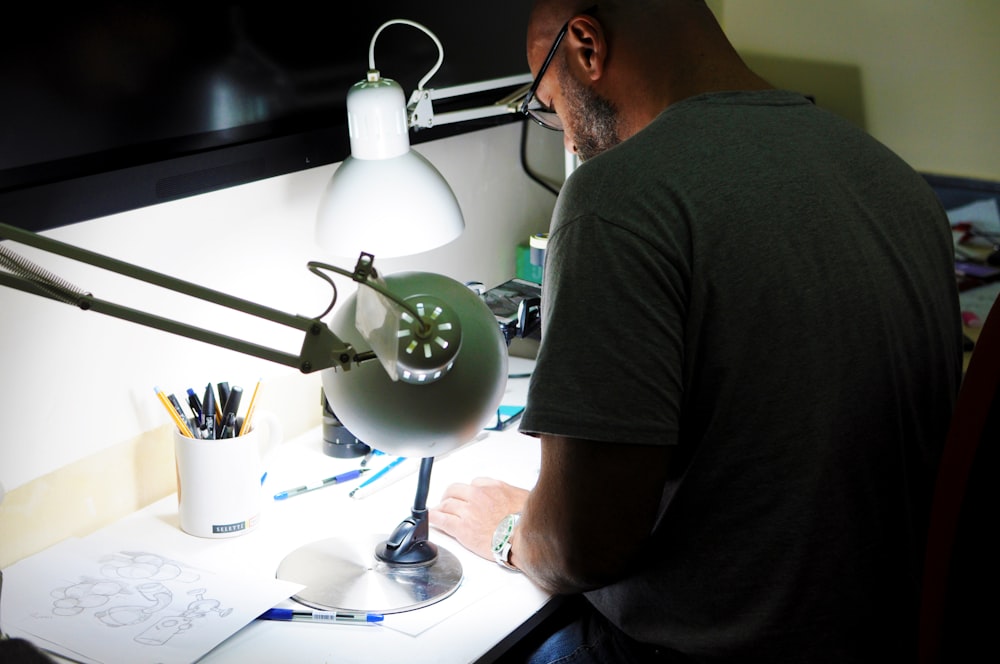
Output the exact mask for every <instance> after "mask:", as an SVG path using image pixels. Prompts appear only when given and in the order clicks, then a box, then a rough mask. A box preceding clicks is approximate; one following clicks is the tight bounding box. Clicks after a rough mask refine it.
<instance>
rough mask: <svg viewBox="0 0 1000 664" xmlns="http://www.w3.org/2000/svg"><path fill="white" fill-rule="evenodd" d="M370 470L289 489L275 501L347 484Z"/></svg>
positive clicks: (352, 472) (357, 470)
mask: <svg viewBox="0 0 1000 664" xmlns="http://www.w3.org/2000/svg"><path fill="white" fill-rule="evenodd" d="M369 470H370V469H369V468H357V469H355V470H349V471H347V472H346V473H341V474H340V475H334V476H333V477H328V478H326V479H325V480H323V481H321V482H317V483H316V484H303V485H302V486H297V487H295V488H294V489H288V490H287V491H282V492H280V493H276V494H274V499H275V500H284V499H286V498H291V497H292V496H297V495H299V494H302V493H308V492H309V491H315V490H316V489H322V488H323V487H325V486H332V485H334V484H340V483H342V482H347V481H348V480H353V479H355V478H357V477H361V474H362V473H366V472H368V471H369Z"/></svg>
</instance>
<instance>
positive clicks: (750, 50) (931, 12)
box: [710, 0, 1000, 180]
mask: <svg viewBox="0 0 1000 664" xmlns="http://www.w3.org/2000/svg"><path fill="white" fill-rule="evenodd" d="M710 4H711V6H712V8H713V10H714V11H715V12H716V15H717V16H719V17H720V20H721V22H722V24H723V26H724V28H725V30H726V33H727V34H728V35H729V37H730V39H731V40H732V42H733V44H734V45H735V46H736V48H737V49H738V50H739V51H740V52H741V54H743V55H744V56H745V58H746V59H747V61H748V63H750V64H751V66H754V67H755V68H758V71H759V73H761V74H762V75H764V76H765V77H767V76H770V77H771V78H772V82H774V83H775V84H778V85H782V86H784V87H796V88H797V89H800V91H802V92H808V93H813V94H815V95H816V97H817V102H818V103H820V105H826V106H828V107H830V109H831V110H834V111H837V112H841V113H842V114H844V115H845V116H847V117H849V119H852V120H855V121H858V122H860V123H862V124H863V125H864V126H865V128H866V129H867V130H868V131H869V132H870V133H871V134H872V135H874V136H875V137H876V138H878V139H879V140H880V141H882V142H883V143H885V144H886V145H888V146H889V147H890V148H892V149H893V150H894V151H896V152H897V153H898V154H899V155H900V156H902V157H903V158H904V159H906V160H907V161H908V162H909V163H910V164H911V165H912V166H914V167H915V168H917V169H918V170H921V171H925V172H933V173H944V174H953V175H966V176H972V177H981V178H986V179H992V180H1000V129H998V126H997V125H998V123H997V116H998V96H1000V2H998V1H997V0H908V1H907V2H898V1H897V0H809V1H808V2H803V1H802V0H713V1H712V2H710ZM758 65H759V66H758ZM813 66H815V69H813V68H812V67H813ZM810 72H813V73H810ZM786 77H787V78H788V79H789V80H791V81H793V82H794V84H786V83H784V82H783V81H784V79H785V78H786ZM803 87H807V88H808V89H801V88H803Z"/></svg>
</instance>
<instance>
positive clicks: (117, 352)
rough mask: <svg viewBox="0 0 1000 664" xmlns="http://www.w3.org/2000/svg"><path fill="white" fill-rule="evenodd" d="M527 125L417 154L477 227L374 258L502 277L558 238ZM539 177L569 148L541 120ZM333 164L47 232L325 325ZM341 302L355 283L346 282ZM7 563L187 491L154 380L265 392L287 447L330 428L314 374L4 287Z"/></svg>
mask: <svg viewBox="0 0 1000 664" xmlns="http://www.w3.org/2000/svg"><path fill="white" fill-rule="evenodd" d="M520 131H521V124H511V125H504V126H501V127H496V128H492V129H487V130H482V131H478V132H474V133H471V134H465V135H462V136H457V137H454V138H449V139H444V140H440V141H435V142H431V143H424V144H422V145H420V146H419V148H418V151H419V152H421V153H422V154H423V155H424V156H426V157H427V158H428V159H430V160H431V161H432V162H433V163H434V164H435V165H436V166H437V167H438V169H439V170H440V171H441V172H442V174H443V175H444V176H445V178H446V179H447V180H448V181H449V182H450V183H451V185H452V188H453V189H454V190H455V192H456V195H457V196H458V199H459V203H460V205H461V206H462V209H463V211H464V214H465V217H466V225H467V227H466V231H465V233H464V234H463V235H462V237H460V238H459V239H458V240H456V241H454V242H452V243H451V244H449V245H447V246H446V247H442V248H440V249H436V250H434V251H431V252H427V253H425V254H422V255H419V256H415V257H409V258H404V259H392V260H384V261H379V260H378V257H377V256H376V265H377V266H379V267H381V269H382V270H383V271H386V272H394V271H398V270H403V269H425V270H433V271H437V272H441V273H443V274H446V275H448V276H451V277H453V278H455V279H458V280H460V281H469V280H477V281H482V282H483V283H485V284H487V285H496V284H498V283H500V282H502V281H504V280H506V279H508V278H510V277H512V276H513V274H514V264H515V263H514V261H515V259H514V247H515V245H516V244H517V243H518V242H520V241H522V240H524V239H526V238H527V237H528V236H529V235H530V234H532V233H536V232H540V231H544V230H546V229H547V228H548V221H549V215H550V213H551V208H552V204H553V203H554V197H553V196H552V194H550V193H549V192H547V191H545V190H544V189H542V188H541V187H539V186H538V185H537V184H535V183H534V182H532V181H530V180H529V179H528V177H527V176H525V175H524V173H523V172H522V170H521V168H520V165H519V161H518V148H519V140H520ZM529 131H530V132H531V133H530V135H529V136H530V137H531V142H532V144H534V145H535V147H534V149H533V150H532V151H531V153H530V155H529V161H530V162H531V163H532V165H533V170H534V169H540V170H541V171H542V172H545V173H555V174H556V175H558V173H559V172H560V169H561V168H562V152H561V138H560V137H559V136H558V135H556V134H554V133H553V132H546V131H545V130H544V129H540V128H534V129H532V128H529ZM335 168H336V165H333V166H328V167H321V168H316V169H312V170H309V171H304V172H301V173H296V174H292V175H288V176H282V177H278V178H273V179H270V180H265V181H262V182H257V183H253V184H249V185H244V186H240V187H234V188H230V189H226V190H223V191H220V192H215V193H212V194H206V195H203V196H198V197H193V198H188V199H184V200H180V201H175V202H171V203H168V204H163V205H159V206H155V207H150V208H146V209H143V210H138V211H134V212H130V213H125V214H120V215H114V216H111V217H105V218H101V219H96V220H93V221H87V222H83V223H80V224H75V225H72V226H67V227H63V228H60V229H56V230H54V231H50V232H48V233H47V235H50V236H51V237H54V238H56V239H60V240H63V241H66V242H69V243H71V244H76V245H78V246H82V247H84V248H87V249H91V250H93V251H97V252H100V253H104V254H108V255H111V256H114V257H115V258H119V259H122V260H125V261H129V262H133V263H136V264H139V265H142V266H144V267H148V268H151V269H154V270H158V271H161V272H165V273H168V274H172V275H174V276H177V277H180V278H182V279H186V280H190V281H197V282H199V283H201V284H203V285H205V286H209V287H211V288H214V289H217V290H220V291H223V292H226V293H230V294H232V295H237V296H240V297H244V298H246V299H249V300H253V301H255V302H259V303H261V304H265V305H269V306H272V307H274V308H276V309H280V310H283V311H287V312H289V313H297V314H303V315H307V316H315V315H318V314H319V313H320V312H321V311H323V310H324V309H325V308H326V306H327V304H328V302H329V299H330V294H331V293H330V288H329V286H327V285H326V284H325V283H324V282H323V281H321V280H320V279H318V278H317V277H315V276H314V275H312V274H310V273H309V272H308V270H307V269H306V267H305V266H306V263H307V261H309V260H314V259H315V260H326V261H328V262H334V263H336V264H338V265H343V266H345V267H353V260H343V259H336V258H334V257H331V256H327V255H324V254H323V252H322V251H320V250H319V249H318V248H317V247H316V246H315V245H314V244H313V238H312V223H313V215H314V213H315V207H316V204H317V202H318V200H319V195H320V193H321V192H322V190H323V187H324V186H325V183H326V181H327V180H328V179H329V177H330V175H331V173H332V172H333V171H334V169H335ZM17 248H18V249H19V250H20V249H24V251H23V253H24V255H27V256H29V257H33V258H35V260H36V262H38V263H39V264H41V265H43V266H44V267H46V268H47V269H49V270H50V271H52V272H54V273H56V274H57V275H59V276H61V277H63V278H65V279H67V280H68V281H70V282H72V283H75V284H76V285H78V286H80V287H82V288H84V289H85V290H88V291H91V292H93V293H94V294H95V296H97V297H101V298H104V299H108V300H112V301H118V302H122V303H125V304H130V305H131V306H135V307H136V308H143V309H148V310H152V311H153V312H154V313H158V314H162V315H166V316H169V317H176V318H178V319H181V320H184V321H185V322H191V323H194V324H198V325H201V326H203V327H206V328H209V329H215V330H218V331H221V332H225V333H228V334H233V335H234V336H240V337H242V338H249V339H250V340H252V341H257V342H259V343H263V344H265V345H270V346H274V347H278V348H282V349H285V350H289V351H291V352H295V353H297V352H298V349H299V346H300V345H301V334H300V333H298V332H295V331H292V330H288V329H287V328H281V327H277V326H274V325H272V324H269V323H265V322H263V321H258V320H256V319H250V318H248V317H246V316H244V315H242V314H237V313H234V312H224V311H220V310H219V309H218V308H217V307H212V306H209V305H203V303H199V302H197V301H193V300H191V299H190V298H185V297H183V296H179V295H176V294H173V293H170V292H167V291H164V290H162V289H156V288H154V287H147V286H145V285H142V284H138V283H131V282H130V281H129V280H126V279H124V278H123V277H119V276H117V275H113V274H110V273H106V272H104V271H100V270H96V269H92V268H89V267H88V266H85V265H82V264H79V263H73V262H69V261H65V260H62V259H60V258H59V257H56V256H51V255H40V254H38V253H37V252H34V251H32V250H30V248H24V247H21V246H20V245H17ZM338 283H339V284H340V285H341V287H342V297H346V294H347V293H350V292H352V290H353V288H352V286H351V285H350V284H349V283H345V281H338ZM0 311H2V312H3V313H2V316H3V325H2V326H0V367H3V371H2V373H0V483H2V484H3V485H4V486H6V489H7V496H6V499H5V500H4V501H3V503H2V504H0V566H3V565H7V564H9V563H11V562H13V561H15V560H18V559H20V558H22V557H24V556H26V555H29V554H30V553H33V552H35V551H38V550H40V549H41V548H44V547H45V546H48V545H49V544H52V543H54V542H55V541H58V540H59V539H62V538H64V537H66V536H69V535H82V534H85V533H87V532H90V531H92V530H93V529H95V528H96V527H98V526H100V525H103V524H104V523H108V522H110V521H113V520H115V519H117V518H119V517H120V516H122V515H124V514H128V513H130V512H132V511H134V510H135V509H137V508H140V507H142V506H144V505H146V504H148V503H150V502H153V501H155V500H157V499H159V498H161V497H163V496H165V495H168V494H169V493H172V492H173V491H174V488H175V485H174V483H175V478H174V467H173V465H174V464H173V451H172V448H171V439H170V427H171V426H172V425H171V424H170V421H169V419H168V416H167V414H166V413H165V412H164V410H163V408H162V406H161V405H160V403H159V402H158V401H157V400H156V397H155V395H154V391H153V388H154V386H159V387H161V388H162V389H164V390H165V391H168V392H179V393H184V391H185V390H186V389H187V388H188V387H194V388H196V389H200V388H203V387H204V385H205V384H206V383H207V382H212V383H213V384H214V383H216V382H218V381H222V380H227V381H229V382H230V383H231V384H235V385H241V386H242V387H244V388H245V389H249V388H252V387H253V385H254V384H255V383H256V381H257V380H258V379H262V384H263V388H262V393H261V394H262V396H261V401H260V404H261V408H266V409H269V410H272V411H274V412H276V413H277V414H278V415H279V416H280V418H281V420H282V423H283V425H284V428H285V433H286V437H291V436H293V435H297V434H298V433H301V432H302V431H305V430H308V429H309V428H311V427H313V426H316V425H318V424H319V422H320V406H319V399H320V392H319V390H320V382H319V376H318V375H315V374H313V375H303V374H301V373H299V372H298V371H296V370H294V369H291V368H287V367H284V366H282V365H279V364H273V363H270V362H267V361H264V360H257V359H255V358H250V357H245V356H242V355H239V354H237V353H234V352H232V351H228V350H225V349H221V348H216V347H214V346H209V345H206V344H202V343H200V342H196V341H192V340H188V339H184V338H181V337H176V336H173V335H169V334H166V333H163V332H159V331H157V330H151V329H147V328H143V327H140V326H137V325H134V324H131V323H127V322H123V321H119V320H116V319H114V318H110V317H107V316H103V315H100V314H96V313H90V312H82V311H80V310H78V309H76V308H74V307H70V306H67V305H65V304H60V303H56V302H53V301H49V300H45V299H43V298H39V297H35V296H32V295H27V294H24V293H21V292H20V291H16V290H11V289H7V288H2V287H0Z"/></svg>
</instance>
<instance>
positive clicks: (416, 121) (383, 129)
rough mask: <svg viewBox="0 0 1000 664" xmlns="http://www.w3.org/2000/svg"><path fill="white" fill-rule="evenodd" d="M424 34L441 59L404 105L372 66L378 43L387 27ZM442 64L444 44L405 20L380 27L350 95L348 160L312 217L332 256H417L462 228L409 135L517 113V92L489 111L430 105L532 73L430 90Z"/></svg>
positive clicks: (443, 186)
mask: <svg viewBox="0 0 1000 664" xmlns="http://www.w3.org/2000/svg"><path fill="white" fill-rule="evenodd" d="M397 24H400V25H409V26H412V27H415V28H417V29H419V30H422V31H423V32H424V33H426V34H427V35H428V36H429V37H430V38H431V39H432V40H433V41H434V43H435V45H436V46H437V48H438V60H437V62H436V63H435V65H434V66H433V67H432V68H431V70H430V71H429V72H428V73H427V74H426V75H425V76H424V77H423V78H422V79H421V80H420V82H419V83H418V85H417V89H416V90H414V91H413V93H412V94H411V95H410V100H409V103H408V104H406V103H404V96H403V89H402V88H401V87H400V85H399V84H398V83H397V82H396V81H394V80H392V79H388V78H383V77H382V76H381V74H380V72H379V71H378V69H376V68H375V42H376V40H377V39H378V36H379V35H380V34H381V33H382V31H383V30H385V29H386V28H387V27H389V26H391V25H397ZM443 61H444V49H443V47H442V46H441V42H440V41H439V40H438V38H437V37H436V36H435V35H434V33H432V32H431V31H430V30H428V29H427V28H425V27H424V26H422V25H420V24H419V23H415V22H413V21H409V20H406V19H393V20H391V21H387V22H386V23H383V24H382V25H381V26H380V27H379V28H378V30H376V31H375V34H374V35H373V36H372V39H371V44H370V45H369V48H368V74H367V76H366V78H365V80H363V81H360V82H358V83H356V84H355V85H354V86H352V87H351V89H350V90H349V91H348V93H347V125H348V130H349V131H350V139H351V155H350V156H349V157H347V158H346V159H345V160H344V161H343V163H341V165H340V166H339V167H338V168H337V170H336V171H335V172H334V174H333V177H331V179H330V182H329V184H328V185H327V188H326V191H325V193H324V194H323V198H322V200H321V202H320V207H319V212H318V214H317V218H316V239H317V241H318V242H319V245H320V246H321V247H323V248H324V249H326V250H328V251H331V252H334V254H335V255H337V256H351V257H353V256H357V255H358V254H359V253H360V252H369V253H372V254H375V255H376V256H378V257H380V258H390V257H395V256H407V255H412V254H417V253H421V252H423V251H427V250H430V249H434V248H436V247H439V246H442V245H444V244H447V243H448V242H451V241H452V240H454V239H455V238H457V237H458V236H459V235H461V233H462V230H463V229H464V228H465V221H464V220H463V218H462V211H461V210H460V209H459V206H458V201H457V200H456V199H455V194H454V193H453V192H452V190H451V188H450V187H449V186H448V183H447V182H446V181H445V179H444V178H443V177H442V176H441V173H439V172H438V170H437V169H436V168H434V166H433V165H432V164H431V163H430V162H429V161H427V159H425V158H424V157H423V156H421V155H420V154H419V153H417V152H415V151H414V150H411V149H410V137H409V130H410V129H411V128H412V129H414V130H419V129H425V128H430V127H434V126H439V125H443V124H449V123H452V122H463V121H466V120H474V119H479V118H485V117H491V116H496V115H501V114H507V113H516V112H518V104H517V100H519V99H520V98H521V97H523V96H524V93H525V92H526V90H517V91H515V92H514V93H513V94H511V95H510V96H508V97H506V98H504V99H501V100H500V101H498V102H497V103H495V104H492V105H490V106H482V107H478V108H473V109H467V110H461V111H451V112H447V113H438V114H435V113H434V106H433V102H434V100H436V99H445V98H450V97H458V96H464V95H469V94H476V93H481V92H486V91H490V90H498V89H503V88H511V87H514V86H526V85H529V84H530V83H531V75H530V74H522V75H518V76H508V77H505V78H498V79H493V80H489V81H481V82H478V83H470V84H466V85H460V86H455V87H452V88H442V89H438V90H435V89H428V88H426V87H425V86H426V84H427V82H428V81H429V80H430V78H431V77H432V76H434V74H435V73H436V72H437V70H438V68H440V66H441V63H442V62H443Z"/></svg>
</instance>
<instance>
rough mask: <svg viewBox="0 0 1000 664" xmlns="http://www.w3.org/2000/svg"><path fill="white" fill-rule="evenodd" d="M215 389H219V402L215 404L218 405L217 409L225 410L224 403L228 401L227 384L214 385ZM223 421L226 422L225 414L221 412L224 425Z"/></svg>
mask: <svg viewBox="0 0 1000 664" xmlns="http://www.w3.org/2000/svg"><path fill="white" fill-rule="evenodd" d="M216 387H217V388H219V400H218V402H217V403H218V404H219V408H225V407H226V402H227V401H229V383H228V382H226V381H222V382H221V383H219V384H218V385H216ZM225 421H226V413H225V411H223V412H222V422H223V423H224V422H225Z"/></svg>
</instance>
